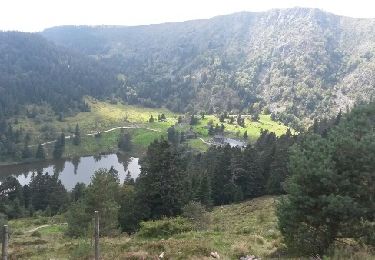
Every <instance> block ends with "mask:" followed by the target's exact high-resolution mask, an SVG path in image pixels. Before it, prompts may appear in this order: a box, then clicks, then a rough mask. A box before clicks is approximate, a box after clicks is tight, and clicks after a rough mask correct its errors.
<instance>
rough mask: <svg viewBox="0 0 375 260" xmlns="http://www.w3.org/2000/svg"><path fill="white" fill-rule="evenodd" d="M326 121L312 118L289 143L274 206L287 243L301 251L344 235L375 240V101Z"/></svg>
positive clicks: (320, 248) (315, 250) (317, 250)
mask: <svg viewBox="0 0 375 260" xmlns="http://www.w3.org/2000/svg"><path fill="white" fill-rule="evenodd" d="M330 121H331V124H329V123H328V122H327V121H326V120H324V121H322V123H321V124H319V123H318V122H316V123H315V124H314V125H313V127H312V129H311V130H312V131H311V133H310V134H309V135H307V136H306V137H305V138H303V139H302V140H301V142H299V144H298V146H295V147H294V148H293V149H292V152H291V155H290V158H289V160H290V164H289V171H290V176H291V177H290V179H289V180H288V182H287V185H286V191H287V196H286V197H284V199H282V200H281V204H280V205H279V207H278V219H279V227H280V231H281V233H282V234H283V235H284V238H285V241H286V243H287V245H288V247H289V248H290V249H295V250H296V251H298V252H302V253H304V254H305V255H309V254H323V253H324V252H326V251H327V249H328V248H329V247H330V246H331V245H332V244H333V243H334V242H335V241H336V240H339V239H342V238H353V239H355V240H357V241H359V242H361V243H365V244H369V245H372V246H374V245H375V224H374V223H375V201H374V195H375V191H374V187H375V161H374V158H375V157H374V156H375V143H374V140H375V135H374V133H375V132H374V127H375V103H372V104H370V105H368V106H359V107H357V108H354V109H353V111H352V112H351V113H349V114H347V115H345V117H343V116H342V115H341V113H339V115H338V116H337V117H336V118H334V119H332V120H330ZM329 125H330V126H329Z"/></svg>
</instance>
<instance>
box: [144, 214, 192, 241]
mask: <svg viewBox="0 0 375 260" xmlns="http://www.w3.org/2000/svg"><path fill="white" fill-rule="evenodd" d="M140 226H141V228H140V230H139V232H138V235H139V236H140V237H144V238H168V237H171V236H172V235H175V234H180V233H184V232H188V231H191V230H193V229H194V226H193V224H192V223H191V222H190V221H189V220H188V219H185V218H182V217H177V218H165V219H162V220H155V221H147V222H141V224H140Z"/></svg>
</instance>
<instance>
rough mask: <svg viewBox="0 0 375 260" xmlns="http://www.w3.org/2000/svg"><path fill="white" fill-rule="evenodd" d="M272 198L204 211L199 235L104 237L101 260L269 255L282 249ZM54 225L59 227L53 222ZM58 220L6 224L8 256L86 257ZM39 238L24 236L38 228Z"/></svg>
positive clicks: (86, 249)
mask: <svg viewBox="0 0 375 260" xmlns="http://www.w3.org/2000/svg"><path fill="white" fill-rule="evenodd" d="M274 204H275V198H273V197H264V198H259V199H255V200H252V201H248V202H244V203H240V204H235V205H229V206H223V207H216V208H214V209H213V211H212V212H209V213H208V215H209V220H210V221H209V224H208V227H207V229H205V230H203V231H187V232H183V233H180V234H175V235H172V236H171V237H169V238H164V239H163V238H155V239H151V238H149V239H148V238H144V237H143V236H140V235H137V234H136V235H134V236H130V237H129V236H127V235H124V234H123V235H119V236H116V237H111V238H109V237H106V238H103V239H102V240H101V251H102V254H103V259H142V257H145V259H154V257H155V256H157V255H159V254H160V253H161V252H163V251H164V252H165V254H166V257H167V259H204V258H206V257H207V258H208V257H209V255H210V252H211V251H217V252H218V253H219V254H220V255H221V257H222V258H223V259H238V257H240V256H243V255H246V254H256V255H259V256H263V257H265V256H269V255H270V254H272V253H274V252H275V251H276V250H277V249H278V248H282V247H283V245H282V243H281V237H280V234H279V232H278V231H277V229H276V218H275V214H274ZM59 223H60V224H59ZM61 223H63V219H61V217H59V218H57V219H55V220H51V219H49V218H27V219H21V220H14V221H10V223H9V224H10V226H11V227H12V232H13V234H12V236H11V240H10V254H11V256H12V257H14V258H16V259H49V258H57V259H72V258H75V259H87V257H89V256H90V254H91V252H92V246H91V242H90V239H70V238H67V237H65V236H64V232H65V230H66V226H65V225H61ZM39 224H40V225H44V224H50V226H47V227H43V228H40V229H39V230H38V232H39V234H40V236H39V235H38V236H35V235H32V233H30V232H28V230H31V229H33V228H35V227H37V226H38V225H39Z"/></svg>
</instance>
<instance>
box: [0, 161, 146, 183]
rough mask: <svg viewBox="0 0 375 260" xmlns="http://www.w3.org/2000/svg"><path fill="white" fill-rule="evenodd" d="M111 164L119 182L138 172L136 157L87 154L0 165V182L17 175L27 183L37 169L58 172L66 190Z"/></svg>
mask: <svg viewBox="0 0 375 260" xmlns="http://www.w3.org/2000/svg"><path fill="white" fill-rule="evenodd" d="M112 166H113V168H114V169H116V170H117V171H118V173H119V177H120V181H121V183H122V182H123V181H124V179H125V176H126V174H127V173H128V171H130V174H131V176H132V177H133V178H134V179H135V178H137V177H138V175H139V173H140V165H139V164H138V158H134V157H128V156H125V155H121V154H109V155H101V156H87V157H80V158H75V159H72V160H53V161H44V162H35V163H28V164H19V165H9V166H0V182H1V181H2V180H4V179H5V178H6V177H7V176H9V175H13V176H15V177H17V179H18V181H19V182H20V184H21V185H25V184H28V183H29V182H30V179H31V175H32V174H33V173H35V172H37V171H42V172H43V173H45V172H48V173H49V174H54V173H58V174H59V178H60V180H61V182H62V183H63V184H64V186H65V188H66V189H67V190H71V189H72V188H73V187H74V186H75V185H76V184H77V183H78V182H83V183H85V184H89V183H90V181H91V176H92V175H93V174H94V172H95V171H96V170H98V169H100V168H104V169H110V168H111V167H112Z"/></svg>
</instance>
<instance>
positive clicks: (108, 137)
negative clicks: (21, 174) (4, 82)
mask: <svg viewBox="0 0 375 260" xmlns="http://www.w3.org/2000/svg"><path fill="white" fill-rule="evenodd" d="M86 101H87V102H88V103H89V105H90V107H91V112H81V113H78V114H77V115H75V116H73V117H66V118H65V119H64V121H63V122H60V121H58V120H57V118H56V115H55V114H54V113H53V112H51V111H49V110H48V108H45V107H44V108H43V109H42V110H43V111H44V112H43V113H41V114H40V115H39V119H38V118H36V119H35V118H33V119H31V118H27V117H26V116H20V117H19V118H17V120H18V124H17V125H16V126H15V127H16V128H17V127H22V128H23V129H24V130H26V131H27V132H30V133H31V134H32V143H33V144H37V143H38V142H45V141H51V139H53V138H54V137H49V138H45V137H43V136H44V134H43V131H42V127H43V126H44V127H45V126H46V125H48V126H49V127H50V128H53V129H55V130H54V131H52V132H54V134H52V136H56V135H58V134H60V133H61V132H64V133H65V134H66V135H71V134H72V133H73V132H74V129H75V126H76V124H79V126H80V129H81V135H82V143H81V145H79V146H74V145H73V144H72V142H71V141H69V140H67V142H66V148H65V154H64V157H73V156H83V155H92V154H99V153H111V152H115V151H117V140H118V137H119V134H120V130H115V131H112V132H108V133H104V132H103V133H102V137H101V138H94V137H92V136H86V135H85V134H88V133H93V132H97V131H105V130H108V129H111V128H114V127H119V126H137V127H140V128H138V129H129V130H126V131H129V132H130V133H131V134H132V137H133V143H134V153H135V154H141V153H142V152H144V151H145V149H146V148H147V146H148V145H149V144H150V142H152V141H153V140H154V139H156V138H159V137H160V136H161V135H163V136H166V132H167V129H168V127H170V126H171V125H174V124H175V123H176V122H177V117H178V116H179V115H178V114H175V113H172V112H171V111H169V110H167V109H163V108H144V107H138V106H131V105H123V104H109V103H106V102H101V101H97V100H94V99H92V98H86ZM162 113H164V114H165V115H166V117H167V121H166V122H154V123H148V119H149V118H150V116H151V115H153V117H154V118H157V116H158V114H162ZM209 121H212V122H213V124H214V125H216V124H219V125H220V124H221V123H220V122H219V119H218V118H217V117H216V116H215V115H206V116H205V118H204V119H203V120H199V123H198V124H197V125H195V126H193V130H194V131H195V132H197V133H198V136H199V137H201V138H203V139H205V140H209V139H210V136H208V130H207V123H208V122H209ZM245 124H246V126H245V127H244V128H243V127H239V126H237V125H236V124H229V123H228V122H225V123H224V126H225V132H226V135H227V136H229V137H236V133H237V132H239V138H242V136H243V133H244V131H246V130H247V132H248V135H249V141H254V140H256V139H257V137H258V136H259V134H260V131H261V129H268V130H269V131H272V132H275V133H276V135H281V134H283V133H285V132H286V130H287V127H286V126H284V125H282V124H280V123H278V122H274V121H272V120H271V118H270V116H269V115H261V116H260V120H259V121H258V122H252V121H250V120H249V119H246V120H245ZM147 128H149V129H147ZM177 128H178V130H180V131H188V130H189V128H190V125H188V124H182V125H180V126H179V127H177ZM150 129H153V130H154V131H152V130H150ZM187 143H188V144H189V145H190V146H191V147H192V148H195V149H197V150H200V151H205V150H207V148H208V146H207V145H206V144H205V143H203V142H202V141H201V140H199V139H193V140H188V141H187ZM46 148H47V154H48V156H49V157H51V156H52V150H53V144H49V145H47V146H46ZM35 149H36V147H35V146H34V147H33V150H35ZM33 152H35V151H33ZM1 159H2V160H1V161H3V162H4V161H6V158H1Z"/></svg>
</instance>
